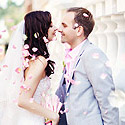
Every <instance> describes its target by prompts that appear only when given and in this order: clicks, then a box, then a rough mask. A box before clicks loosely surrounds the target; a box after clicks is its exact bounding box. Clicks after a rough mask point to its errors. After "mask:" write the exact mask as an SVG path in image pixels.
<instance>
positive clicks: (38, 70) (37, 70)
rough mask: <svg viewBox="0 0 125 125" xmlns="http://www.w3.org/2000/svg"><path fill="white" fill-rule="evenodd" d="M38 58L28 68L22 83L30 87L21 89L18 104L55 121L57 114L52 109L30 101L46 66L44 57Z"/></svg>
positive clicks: (57, 117)
mask: <svg viewBox="0 0 125 125" xmlns="http://www.w3.org/2000/svg"><path fill="white" fill-rule="evenodd" d="M39 58H40V60H41V61H42V62H40V60H39V59H37V60H35V61H34V62H33V63H32V64H31V65H30V66H29V68H28V71H27V72H26V75H25V81H24V84H25V85H26V86H27V87H30V88H29V90H27V91H26V89H21V93H20V95H19V99H18V106H19V107H22V108H24V109H26V110H28V111H30V112H33V113H35V114H38V115H40V116H43V117H44V118H48V119H50V120H52V121H54V122H55V123H57V122H58V119H59V115H58V114H57V113H55V112H53V111H50V110H48V109H47V108H44V107H42V106H41V105H40V104H38V103H36V102H35V101H33V102H31V101H30V100H31V98H33V95H34V93H35V91H36V88H37V86H38V84H39V82H40V80H41V78H42V77H43V76H42V75H44V73H45V68H46V66H47V62H46V60H45V58H44V57H39Z"/></svg>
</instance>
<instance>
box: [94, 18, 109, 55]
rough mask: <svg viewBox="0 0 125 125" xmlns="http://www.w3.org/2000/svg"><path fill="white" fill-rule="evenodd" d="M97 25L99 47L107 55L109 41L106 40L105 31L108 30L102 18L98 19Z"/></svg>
mask: <svg viewBox="0 0 125 125" xmlns="http://www.w3.org/2000/svg"><path fill="white" fill-rule="evenodd" d="M95 23H96V26H97V31H96V33H95V34H96V35H97V38H98V47H99V48H100V49H102V50H103V52H105V53H106V50H107V39H106V36H105V34H104V31H105V29H106V25H105V24H104V23H103V22H101V18H98V19H96V21H95Z"/></svg>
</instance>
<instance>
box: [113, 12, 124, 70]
mask: <svg viewBox="0 0 125 125" xmlns="http://www.w3.org/2000/svg"><path fill="white" fill-rule="evenodd" d="M111 19H112V20H113V21H114V22H116V23H117V28H116V30H115V33H116V35H117V37H118V55H117V67H118V69H123V68H124V67H125V60H124V54H125V18H124V15H123V14H117V15H112V16H111ZM123 60H124V61H123Z"/></svg>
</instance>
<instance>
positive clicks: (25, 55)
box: [22, 50, 30, 57]
mask: <svg viewBox="0 0 125 125" xmlns="http://www.w3.org/2000/svg"><path fill="white" fill-rule="evenodd" d="M22 55H23V56H24V57H27V56H29V55H30V53H29V51H28V50H23V51H22Z"/></svg>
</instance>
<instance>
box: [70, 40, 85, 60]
mask: <svg viewBox="0 0 125 125" xmlns="http://www.w3.org/2000/svg"><path fill="white" fill-rule="evenodd" d="M86 40H87V39H85V40H83V41H82V42H81V43H80V44H78V45H77V46H76V47H75V48H74V49H71V50H70V51H69V53H68V54H69V55H70V56H71V58H72V59H75V58H76V56H77V55H78V54H79V52H80V50H81V48H82V46H84V44H85V42H86Z"/></svg>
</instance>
